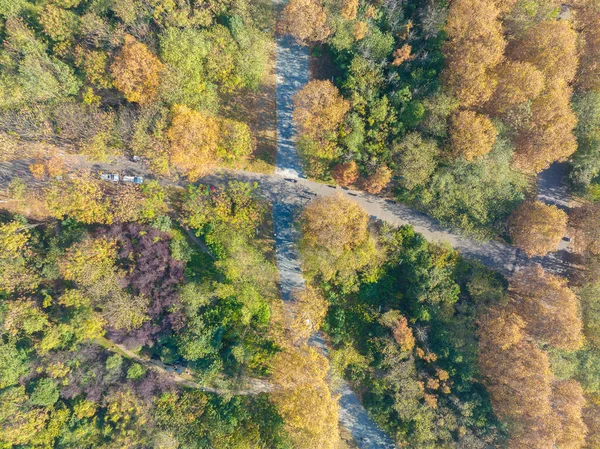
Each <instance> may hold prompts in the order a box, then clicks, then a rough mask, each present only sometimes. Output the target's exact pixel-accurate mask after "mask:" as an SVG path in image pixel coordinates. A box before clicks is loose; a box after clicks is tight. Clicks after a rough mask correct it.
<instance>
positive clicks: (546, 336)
mask: <svg viewBox="0 0 600 449" xmlns="http://www.w3.org/2000/svg"><path fill="white" fill-rule="evenodd" d="M509 295H510V298H511V302H512V304H513V306H514V310H515V312H516V313H518V314H519V315H520V316H521V317H523V320H524V321H525V329H526V331H527V333H528V334H529V335H531V336H533V337H534V338H535V339H536V340H538V341H540V342H544V343H547V344H549V345H551V346H554V347H556V348H560V349H564V350H568V351H573V350H576V349H579V348H581V346H582V345H583V333H582V322H581V310H580V305H579V300H578V299H577V296H575V294H574V293H573V292H572V291H571V290H570V289H569V287H567V281H566V279H564V278H561V277H558V276H554V275H552V274H549V273H546V272H545V271H544V270H543V269H542V267H540V266H539V265H534V266H532V267H528V268H524V269H523V270H521V271H519V272H518V273H517V274H515V275H514V276H513V278H512V279H511V282H510V285H509Z"/></svg>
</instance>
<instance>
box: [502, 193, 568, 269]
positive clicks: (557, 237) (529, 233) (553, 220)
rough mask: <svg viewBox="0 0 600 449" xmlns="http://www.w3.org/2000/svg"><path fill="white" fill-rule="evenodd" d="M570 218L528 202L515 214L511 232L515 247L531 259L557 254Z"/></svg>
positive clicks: (555, 208) (557, 209)
mask: <svg viewBox="0 0 600 449" xmlns="http://www.w3.org/2000/svg"><path fill="white" fill-rule="evenodd" d="M567 220H568V217H567V214H566V213H565V212H564V211H562V210H561V209H559V208H558V207H556V206H553V205H546V204H544V203H542V202H540V201H525V202H523V203H521V204H520V205H519V206H518V207H517V208H516V209H515V210H514V211H513V213H512V215H511V216H510V219H509V232H510V236H511V239H512V241H513V243H514V244H515V245H517V246H518V247H519V248H521V249H522V250H523V251H524V252H525V254H527V255H528V256H529V257H533V256H545V255H546V254H548V253H549V252H552V251H556V250H557V249H558V245H559V243H560V241H561V239H562V237H563V236H564V235H565V232H566V229H567Z"/></svg>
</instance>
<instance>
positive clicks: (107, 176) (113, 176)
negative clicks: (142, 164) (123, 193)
mask: <svg viewBox="0 0 600 449" xmlns="http://www.w3.org/2000/svg"><path fill="white" fill-rule="evenodd" d="M100 179H102V180H104V181H110V182H119V179H120V177H119V175H118V174H117V173H103V174H101V175H100Z"/></svg>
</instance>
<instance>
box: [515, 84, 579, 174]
mask: <svg viewBox="0 0 600 449" xmlns="http://www.w3.org/2000/svg"><path fill="white" fill-rule="evenodd" d="M570 101H571V89H570V88H569V87H568V86H560V85H559V86H558V87H553V88H552V89H550V90H546V91H545V92H543V93H542V94H541V95H540V96H539V97H537V98H536V99H535V100H533V102H532V103H531V123H530V126H529V127H527V128H526V129H524V130H523V131H521V132H520V133H519V134H518V135H517V138H516V151H515V154H514V159H513V163H514V166H515V167H516V168H517V169H519V170H522V171H524V172H528V173H538V172H540V171H542V170H544V169H546V168H548V167H549V166H550V165H551V164H552V163H553V162H556V161H564V160H566V158H567V157H569V156H570V155H572V154H573V153H574V152H575V150H576V149H577V142H576V140H575V136H574V135H573V129H574V128H575V124H576V123H577V119H576V117H575V114H574V113H573V110H572V109H571V103H570Z"/></svg>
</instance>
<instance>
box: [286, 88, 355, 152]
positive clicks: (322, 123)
mask: <svg viewBox="0 0 600 449" xmlns="http://www.w3.org/2000/svg"><path fill="white" fill-rule="evenodd" d="M349 109H350V103H349V102H348V101H347V100H345V99H344V98H343V97H342V96H341V95H340V93H339V91H338V89H337V87H335V86H334V85H333V84H332V83H331V81H328V80H312V81H310V82H309V83H308V84H307V85H306V86H304V87H303V88H302V90H301V91H300V92H298V93H297V94H296V95H295V96H294V121H295V122H296V123H297V124H298V127H299V129H300V132H301V133H302V134H303V135H306V136H309V137H311V138H313V139H319V140H320V139H321V138H322V137H325V136H326V135H327V133H331V132H333V131H335V130H337V128H338V127H339V126H340V124H341V123H342V121H343V120H344V117H345V116H346V113H347V112H348V110H349Z"/></svg>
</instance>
